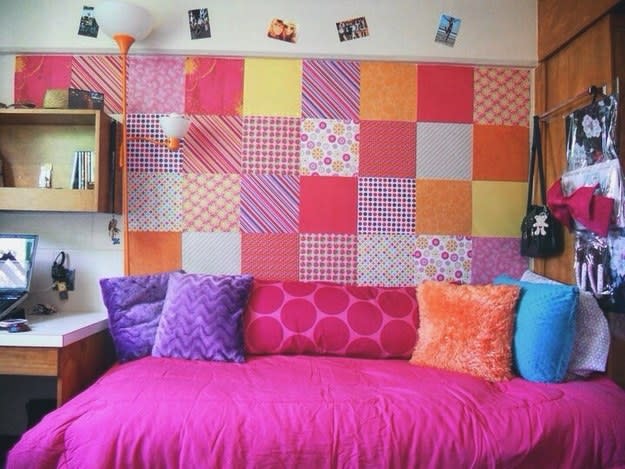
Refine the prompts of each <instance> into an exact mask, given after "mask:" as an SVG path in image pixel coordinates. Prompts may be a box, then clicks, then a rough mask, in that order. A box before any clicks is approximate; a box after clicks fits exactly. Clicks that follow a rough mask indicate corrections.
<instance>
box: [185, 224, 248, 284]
mask: <svg viewBox="0 0 625 469" xmlns="http://www.w3.org/2000/svg"><path fill="white" fill-rule="evenodd" d="M182 268H183V269H184V271H185V272H189V273H203V274H213V275H222V274H230V275H233V274H239V273H241V236H240V234H239V233H198V232H184V233H182Z"/></svg>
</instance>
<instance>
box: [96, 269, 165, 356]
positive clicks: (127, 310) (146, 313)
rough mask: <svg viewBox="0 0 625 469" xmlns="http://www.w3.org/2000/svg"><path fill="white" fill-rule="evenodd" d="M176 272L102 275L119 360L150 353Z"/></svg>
mask: <svg viewBox="0 0 625 469" xmlns="http://www.w3.org/2000/svg"><path fill="white" fill-rule="evenodd" d="M172 273H173V272H161V273H156V274H150V275H129V276H125V277H114V278H103V279H100V289H101V291H102V300H103V301H104V305H105V306H106V309H107V310H108V317H109V330H110V331H111V336H112V337H113V343H114V344H115V351H116V352H117V358H118V360H119V361H120V362H125V361H129V360H134V359H136V358H140V357H145V356H147V355H150V353H151V352H152V347H153V346H154V337H155V336H156V328H157V327H158V321H159V319H160V317H161V312H162V310H163V303H164V301H165V296H166V295H167V284H168V282H169V277H170V275H171V274H172Z"/></svg>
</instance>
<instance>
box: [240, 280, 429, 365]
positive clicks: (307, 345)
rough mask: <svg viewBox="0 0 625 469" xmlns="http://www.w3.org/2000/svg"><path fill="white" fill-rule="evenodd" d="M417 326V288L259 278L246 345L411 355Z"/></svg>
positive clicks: (279, 350) (269, 350)
mask: <svg viewBox="0 0 625 469" xmlns="http://www.w3.org/2000/svg"><path fill="white" fill-rule="evenodd" d="M417 325H418V309H417V300H416V289H415V288H414V287H392V288H391V287H361V286H349V285H342V284H337V283H330V282H298V281H294V282H286V281H270V280H258V279H255V280H254V286H253V289H252V293H251V296H250V300H249V302H248V306H247V311H246V314H245V318H244V328H245V333H244V337H245V348H246V351H247V352H248V353H251V354H317V355H339V356H352V357H363V358H409V357H410V355H411V353H412V350H413V348H414V346H415V343H416V341H417Z"/></svg>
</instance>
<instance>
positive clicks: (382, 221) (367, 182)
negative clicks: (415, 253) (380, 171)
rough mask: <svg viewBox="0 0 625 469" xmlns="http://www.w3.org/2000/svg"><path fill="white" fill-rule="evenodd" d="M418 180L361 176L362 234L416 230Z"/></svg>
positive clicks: (359, 216)
mask: <svg viewBox="0 0 625 469" xmlns="http://www.w3.org/2000/svg"><path fill="white" fill-rule="evenodd" d="M414 194H415V180H414V179H408V178H405V179H401V178H359V179H358V233H414V232H415V198H414Z"/></svg>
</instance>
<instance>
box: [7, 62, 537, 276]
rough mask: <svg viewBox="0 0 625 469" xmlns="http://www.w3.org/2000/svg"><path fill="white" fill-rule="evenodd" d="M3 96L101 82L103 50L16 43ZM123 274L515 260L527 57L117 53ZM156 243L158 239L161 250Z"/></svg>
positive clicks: (453, 268) (107, 65)
mask: <svg viewBox="0 0 625 469" xmlns="http://www.w3.org/2000/svg"><path fill="white" fill-rule="evenodd" d="M16 60H17V62H16V73H15V100H16V101H19V100H29V101H33V102H35V103H36V104H37V105H41V103H42V100H43V94H44V93H45V90H46V89H47V88H62V87H69V86H72V87H77V88H83V89H92V90H97V91H101V92H103V93H104V94H105V111H106V112H108V113H118V112H119V111H120V109H121V100H120V78H119V73H120V63H119V58H118V57H116V56H45V55H41V56H35V55H29V56H18V57H17V59H16ZM128 108H129V115H128V118H127V123H128V133H129V135H134V134H137V135H149V136H151V137H154V138H162V137H163V135H162V134H161V130H160V128H159V126H158V117H159V116H161V115H163V114H165V113H169V112H184V113H186V114H187V115H189V116H190V118H191V120H192V125H191V128H190V131H189V133H188V134H187V137H186V138H185V140H184V143H183V145H182V147H181V149H180V150H179V151H176V152H170V151H168V150H166V149H165V148H162V147H156V146H154V145H151V144H149V143H142V142H131V143H130V144H129V147H128V169H129V230H130V240H129V243H130V244H129V247H130V268H131V271H132V272H131V273H145V272H148V271H157V270H171V269H175V268H183V269H185V270H187V271H189V272H206V273H231V274H236V273H241V272H243V273H250V274H252V275H254V276H256V277H259V278H267V279H269V278H271V279H282V280H327V281H337V282H346V283H353V284H360V285H381V286H404V285H412V284H415V283H417V282H420V281H422V280H425V279H450V280H461V281H464V282H473V283H483V282H489V281H490V280H491V279H492V277H493V275H495V274H498V273H502V272H506V273H508V274H511V275H520V274H521V273H522V272H523V271H524V270H525V269H526V268H527V260H526V259H524V258H522V257H520V256H519V254H518V245H519V239H518V232H519V223H520V220H521V219H522V216H523V212H524V208H525V207H524V205H525V191H526V182H525V181H526V180H527V166H528V153H529V148H528V141H529V129H528V125H529V119H530V116H529V109H530V79H529V71H528V70H526V69H516V68H507V67H484V66H467V65H462V66H460V65H453V64H419V63H407V62H382V61H380V62H376V61H354V60H329V59H265V58H246V59H244V58H228V57H209V56H198V57H180V56H161V55H158V56H131V57H130V58H129V63H128ZM154 246H158V247H159V252H158V254H156V253H155V249H154Z"/></svg>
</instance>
